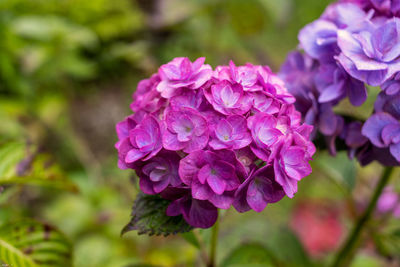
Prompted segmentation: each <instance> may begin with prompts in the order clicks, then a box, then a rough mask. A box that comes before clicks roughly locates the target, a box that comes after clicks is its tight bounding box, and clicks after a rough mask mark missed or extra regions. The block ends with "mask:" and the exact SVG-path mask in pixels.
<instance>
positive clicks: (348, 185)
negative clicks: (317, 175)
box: [315, 151, 357, 191]
mask: <svg viewBox="0 0 400 267" xmlns="http://www.w3.org/2000/svg"><path fill="white" fill-rule="evenodd" d="M316 159H317V160H316V161H315V164H316V165H317V166H318V167H320V169H321V171H323V172H324V173H325V174H326V175H327V176H328V177H329V178H331V179H333V180H334V181H335V182H336V183H338V184H340V185H341V186H343V187H344V188H345V189H346V190H348V191H352V190H353V188H354V186H355V184H356V175H357V168H356V165H355V162H354V160H350V159H349V157H348V156H347V154H346V152H344V151H341V152H338V153H337V155H336V156H335V157H333V156H331V155H329V154H328V153H320V154H319V155H318V157H317V158H316Z"/></svg>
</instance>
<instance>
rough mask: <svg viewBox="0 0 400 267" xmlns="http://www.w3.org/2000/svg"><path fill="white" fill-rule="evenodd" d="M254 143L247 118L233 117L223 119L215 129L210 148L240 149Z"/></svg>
mask: <svg viewBox="0 0 400 267" xmlns="http://www.w3.org/2000/svg"><path fill="white" fill-rule="evenodd" d="M251 142H252V139H251V135H250V132H249V130H248V129H247V121H246V118H245V117H243V116H240V115H232V116H228V117H226V119H222V120H220V121H219V122H218V124H217V125H216V127H215V130H214V134H213V139H212V140H211V141H210V146H211V147H212V148H213V149H216V150H218V149H240V148H243V147H245V146H248V145H249V144H250V143H251Z"/></svg>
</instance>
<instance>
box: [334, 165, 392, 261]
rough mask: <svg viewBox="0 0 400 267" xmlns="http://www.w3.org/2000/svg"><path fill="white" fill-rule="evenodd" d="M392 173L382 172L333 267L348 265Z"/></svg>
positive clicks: (389, 169)
mask: <svg viewBox="0 0 400 267" xmlns="http://www.w3.org/2000/svg"><path fill="white" fill-rule="evenodd" d="M392 172H393V167H387V168H386V169H385V170H384V172H383V175H382V177H381V179H380V180H379V182H378V184H377V186H376V188H375V191H374V193H373V195H372V198H371V200H370V202H369V204H368V207H367V208H366V209H365V211H364V213H363V214H362V215H361V216H360V217H359V219H358V220H357V223H356V224H355V226H354V228H353V230H352V231H351V233H350V235H349V236H348V238H347V240H346V242H345V243H344V245H343V247H342V248H341V250H340V251H339V253H338V254H337V256H336V258H335V261H334V263H333V265H332V266H333V267H345V266H349V265H350V263H351V261H352V259H353V257H354V255H355V252H356V250H357V245H358V244H359V239H360V235H361V232H362V230H363V228H364V227H365V225H366V224H367V223H368V221H369V219H370V217H371V215H372V214H373V212H374V210H375V207H376V203H377V202H378V199H379V196H380V195H381V194H382V191H383V189H384V188H385V186H386V184H387V183H388V182H389V179H390V175H391V174H392Z"/></svg>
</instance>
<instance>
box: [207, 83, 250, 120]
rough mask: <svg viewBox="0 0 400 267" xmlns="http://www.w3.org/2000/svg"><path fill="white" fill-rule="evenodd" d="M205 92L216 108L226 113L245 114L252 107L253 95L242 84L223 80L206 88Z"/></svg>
mask: <svg viewBox="0 0 400 267" xmlns="http://www.w3.org/2000/svg"><path fill="white" fill-rule="evenodd" d="M204 94H205V96H206V98H207V100H208V101H209V102H210V104H211V105H212V106H213V107H214V109H215V110H216V111H218V112H220V113H222V114H224V115H243V114H245V113H246V112H248V111H249V110H250V108H251V104H252V103H251V101H252V99H251V97H250V95H249V94H248V93H246V92H245V91H244V90H243V87H242V86H241V85H240V84H232V83H231V82H229V81H227V80H223V81H221V82H219V83H217V84H214V85H212V86H211V88H210V89H209V90H205V91H204Z"/></svg>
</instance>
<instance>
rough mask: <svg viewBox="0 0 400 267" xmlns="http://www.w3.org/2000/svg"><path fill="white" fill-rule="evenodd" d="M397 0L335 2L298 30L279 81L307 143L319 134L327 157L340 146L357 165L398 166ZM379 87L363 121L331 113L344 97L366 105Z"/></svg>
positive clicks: (399, 6)
mask: <svg viewBox="0 0 400 267" xmlns="http://www.w3.org/2000/svg"><path fill="white" fill-rule="evenodd" d="M399 11H400V1H398V0H340V1H338V2H336V3H333V4H331V5H329V6H328V7H327V8H326V10H325V11H324V13H323V14H322V15H321V17H320V18H319V19H317V20H316V21H314V22H312V23H310V24H308V25H306V26H305V27H304V28H303V29H302V30H301V31H300V33H299V36H298V37H299V41H300V45H299V48H300V50H303V52H301V51H295V52H292V53H291V54H289V56H288V57H287V60H286V62H285V63H284V64H283V66H282V68H281V71H280V77H281V78H282V79H283V80H284V81H285V82H286V85H287V88H288V91H289V92H290V93H292V94H293V95H294V96H295V97H296V99H297V101H296V103H295V106H296V108H297V109H298V110H299V111H300V112H301V113H302V117H303V119H304V121H305V123H307V124H310V125H314V126H315V128H314V132H313V134H312V137H313V138H316V139H318V138H319V139H321V138H320V137H323V139H325V142H326V146H327V147H328V148H329V150H330V152H331V154H333V155H335V154H336V151H337V149H338V148H339V149H346V150H347V151H348V153H349V156H350V157H351V158H354V157H356V158H357V159H358V160H359V161H360V163H361V164H362V165H366V164H369V163H370V162H372V161H374V160H377V161H379V162H380V163H382V164H383V165H387V166H398V165H399V164H400V131H399V129H400V128H399V127H400V123H399V115H400V108H399V103H400V102H399V101H398V99H399V97H400V82H399V81H400V80H399V79H400V17H399V16H400V13H399ZM371 87H380V88H381V93H380V94H379V96H378V97H377V99H376V103H375V109H374V112H373V114H371V115H370V116H369V118H367V119H366V120H360V119H359V118H353V117H349V116H347V115H348V114H341V113H337V112H334V108H335V107H336V106H341V105H342V103H344V102H345V100H346V99H347V100H348V101H349V102H350V104H351V105H352V106H354V107H358V106H361V105H362V104H363V103H365V101H366V100H367V95H368V94H367V88H371Z"/></svg>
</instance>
